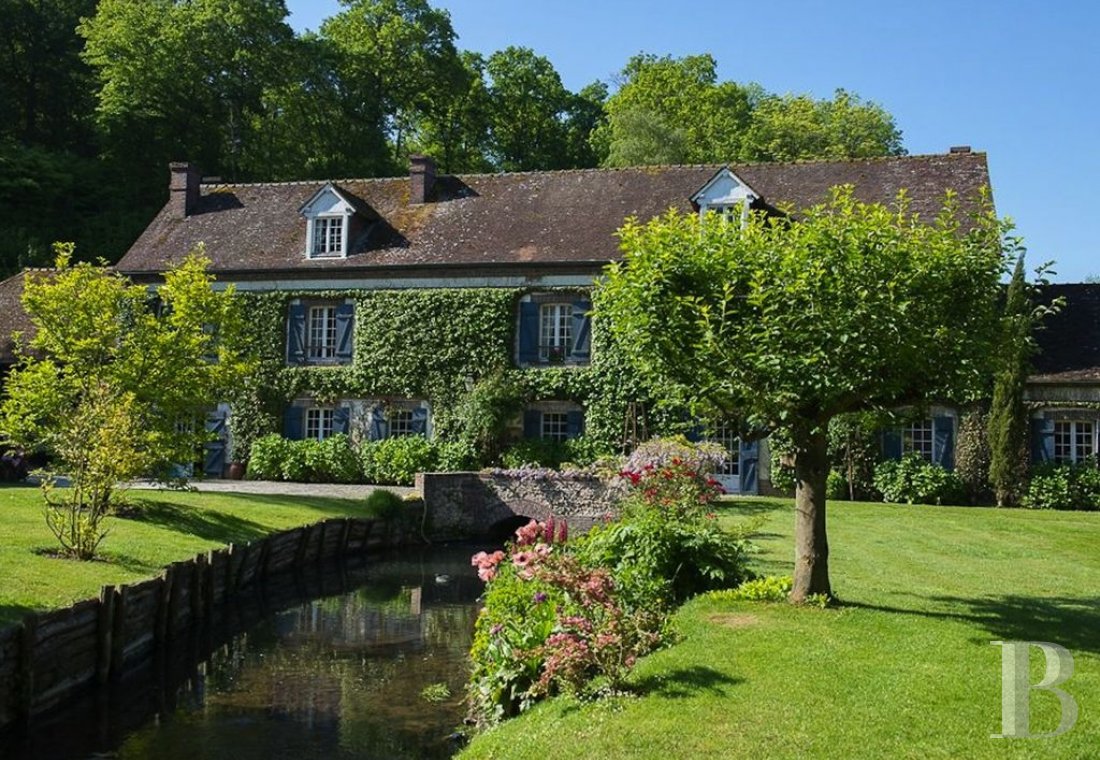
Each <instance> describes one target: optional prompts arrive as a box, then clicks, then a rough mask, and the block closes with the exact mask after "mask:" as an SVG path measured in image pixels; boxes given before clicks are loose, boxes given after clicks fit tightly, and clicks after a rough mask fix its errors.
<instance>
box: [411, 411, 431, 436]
mask: <svg viewBox="0 0 1100 760" xmlns="http://www.w3.org/2000/svg"><path fill="white" fill-rule="evenodd" d="M412 434H413V435H423V436H427V435H428V410H427V409H425V408H424V407H422V406H418V407H416V408H414V409H413V410H412Z"/></svg>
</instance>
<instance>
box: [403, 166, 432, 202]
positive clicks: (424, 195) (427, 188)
mask: <svg viewBox="0 0 1100 760" xmlns="http://www.w3.org/2000/svg"><path fill="white" fill-rule="evenodd" d="M409 180H410V186H411V187H410V192H409V203H427V202H428V200H429V199H430V198H431V196H432V187H433V186H434V185H435V161H433V160H432V158H431V156H422V155H420V154H414V155H411V156H409Z"/></svg>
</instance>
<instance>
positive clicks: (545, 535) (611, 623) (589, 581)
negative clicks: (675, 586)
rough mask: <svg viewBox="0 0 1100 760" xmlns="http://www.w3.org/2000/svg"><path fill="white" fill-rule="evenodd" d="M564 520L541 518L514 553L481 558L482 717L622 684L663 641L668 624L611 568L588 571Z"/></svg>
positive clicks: (477, 688)
mask: <svg viewBox="0 0 1100 760" xmlns="http://www.w3.org/2000/svg"><path fill="white" fill-rule="evenodd" d="M567 540H568V529H567V526H566V525H565V523H564V522H562V523H558V524H557V525H555V523H554V521H553V520H552V519H551V520H548V521H547V522H546V523H539V522H536V521H534V520H532V521H531V522H530V523H528V524H527V525H525V526H524V527H522V528H520V529H519V530H517V531H516V540H515V541H514V542H513V543H512V544H511V545H509V547H508V549H507V551H498V552H493V553H492V554H489V553H487V552H479V553H477V554H475V555H474V556H473V558H472V560H471V563H472V564H473V565H474V566H475V567H477V568H478V576H479V577H480V578H481V579H482V580H484V581H486V582H487V583H488V587H487V589H486V593H485V597H484V602H485V606H484V608H483V609H482V613H481V615H480V616H479V618H478V621H477V626H476V629H475V634H474V645H473V648H472V650H471V657H472V659H473V662H474V673H473V676H472V679H471V685H470V691H469V696H470V703H471V712H472V714H473V716H474V717H475V718H476V719H477V720H478V721H479V722H480V723H483V724H484V723H494V722H497V721H499V720H501V719H502V718H505V717H508V716H510V715H514V714H515V713H517V712H520V711H522V710H524V709H526V708H527V707H528V706H529V705H530V704H531V703H532V701H533V700H535V699H537V698H539V697H543V696H546V695H549V694H553V693H557V692H566V693H578V692H582V691H584V690H585V689H586V688H588V687H589V685H590V684H591V682H592V680H593V679H596V678H600V679H601V681H602V682H605V683H607V684H608V685H609V686H611V687H612V688H614V687H617V686H619V685H620V684H621V683H622V681H623V679H624V678H625V676H626V673H627V672H628V671H629V670H630V668H631V667H632V666H633V665H634V662H635V661H636V660H637V658H638V657H639V656H641V655H642V654H645V653H646V652H648V651H650V650H651V649H652V648H653V647H655V646H656V645H657V644H658V643H659V641H660V634H659V632H660V630H661V627H662V624H663V620H662V619H661V618H660V617H659V616H658V615H655V614H654V613H652V612H648V611H640V610H633V611H631V610H628V609H627V608H626V607H625V606H624V605H623V604H622V603H621V602H620V601H619V591H620V589H619V586H618V583H617V581H616V579H615V578H614V577H613V575H612V573H611V572H610V571H609V570H608V569H606V568H598V567H597V568H593V567H589V566H586V565H584V564H583V563H582V562H581V561H580V560H579V559H578V558H577V557H576V556H574V555H572V554H571V553H570V552H569V550H568V546H567Z"/></svg>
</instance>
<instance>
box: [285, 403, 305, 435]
mask: <svg viewBox="0 0 1100 760" xmlns="http://www.w3.org/2000/svg"><path fill="white" fill-rule="evenodd" d="M305 412H306V410H305V409H304V408H303V407H300V406H288V407H287V409H286V411H285V412H283V438H286V439H287V440H288V441H300V440H302V438H303V437H305Z"/></svg>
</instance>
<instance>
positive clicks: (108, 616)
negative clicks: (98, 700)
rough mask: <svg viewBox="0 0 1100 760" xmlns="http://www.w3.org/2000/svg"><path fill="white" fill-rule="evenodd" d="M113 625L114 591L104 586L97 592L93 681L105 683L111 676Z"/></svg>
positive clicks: (111, 587)
mask: <svg viewBox="0 0 1100 760" xmlns="http://www.w3.org/2000/svg"><path fill="white" fill-rule="evenodd" d="M114 625H115V589H114V586H104V587H103V588H101V589H100V590H99V611H98V618H97V620H96V656H95V663H96V664H95V681H96V683H97V684H99V685H101V686H102V685H103V684H105V683H107V681H108V679H109V678H110V675H111V642H112V640H113V633H114Z"/></svg>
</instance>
